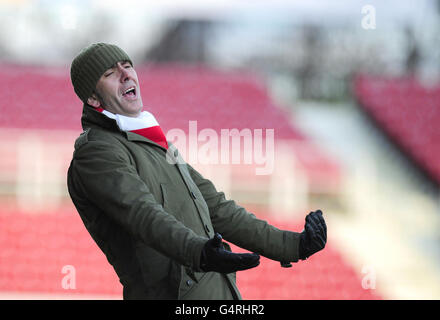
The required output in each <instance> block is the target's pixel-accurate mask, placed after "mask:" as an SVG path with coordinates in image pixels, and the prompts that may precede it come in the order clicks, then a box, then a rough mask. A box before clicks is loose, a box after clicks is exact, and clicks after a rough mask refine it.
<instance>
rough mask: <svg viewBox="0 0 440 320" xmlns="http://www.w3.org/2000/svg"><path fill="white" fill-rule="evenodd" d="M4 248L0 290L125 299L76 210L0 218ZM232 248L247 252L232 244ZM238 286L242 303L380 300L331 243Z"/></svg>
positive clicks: (268, 267)
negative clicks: (70, 273) (70, 274)
mask: <svg viewBox="0 0 440 320" xmlns="http://www.w3.org/2000/svg"><path fill="white" fill-rule="evenodd" d="M257 215H258V216H259V217H264V215H261V214H259V213H257ZM269 222H272V223H273V224H274V225H275V226H277V227H279V228H281V229H283V228H284V229H287V230H301V229H302V224H300V223H297V224H292V223H290V224H286V223H285V222H278V221H270V220H269ZM0 248H2V250H0V261H1V264H0V292H22V293H36V294H38V293H51V294H56V295H58V296H59V297H62V296H63V295H70V294H72V293H75V294H87V295H109V296H110V295H114V296H115V297H119V298H121V297H122V286H121V284H120V283H119V280H118V278H117V276H116V274H115V272H114V271H113V269H112V267H111V266H110V264H109V263H108V262H107V259H106V257H105V256H104V254H103V253H102V252H101V251H100V250H99V249H98V247H97V245H96V244H95V243H94V242H93V240H92V239H91V237H90V236H89V234H88V233H87V231H86V229H85V228H84V225H83V223H82V221H81V219H80V217H79V215H78V214H77V213H76V212H75V209H74V208H73V207H72V208H66V209H65V210H64V211H63V212H53V213H47V214H43V215H34V216H32V215H29V214H23V213H19V212H9V213H8V214H5V213H3V214H1V215H0ZM232 248H233V251H235V252H244V250H243V249H241V248H238V247H236V246H234V245H232ZM66 266H72V267H73V268H74V270H75V287H74V288H72V287H66V286H63V278H64V277H65V276H67V275H68V274H67V271H66V270H70V269H64V268H65V267H66ZM70 284H71V283H70ZM237 284H238V287H239V289H240V290H241V292H242V295H243V298H244V299H263V300H264V299H379V298H380V297H379V296H378V295H377V294H376V293H375V290H370V289H364V288H362V279H361V276H360V271H357V270H355V269H353V267H352V266H351V265H350V264H349V263H347V262H346V261H345V260H344V259H343V257H342V256H341V255H340V253H339V252H338V250H337V249H336V248H335V247H334V246H333V245H332V243H331V242H330V243H328V245H327V246H326V248H325V249H324V250H323V251H321V252H319V253H317V254H316V255H314V256H312V257H311V258H310V259H308V260H307V261H301V262H299V263H296V264H293V267H292V268H287V269H283V268H281V267H280V264H279V263H278V262H276V261H273V260H269V259H267V258H264V257H262V259H261V264H260V266H258V267H257V268H254V269H252V270H247V271H244V272H238V275H237ZM36 297H38V296H36Z"/></svg>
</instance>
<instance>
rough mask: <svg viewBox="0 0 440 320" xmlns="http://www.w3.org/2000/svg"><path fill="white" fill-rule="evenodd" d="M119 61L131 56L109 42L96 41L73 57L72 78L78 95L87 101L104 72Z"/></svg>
mask: <svg viewBox="0 0 440 320" xmlns="http://www.w3.org/2000/svg"><path fill="white" fill-rule="evenodd" d="M119 61H128V62H130V63H131V65H132V66H133V62H132V61H131V59H130V57H129V56H128V55H127V54H126V53H125V52H124V51H123V50H122V49H121V48H119V47H118V46H116V45H113V44H108V43H94V44H92V45H90V46H88V47H86V48H84V49H82V50H81V52H80V53H79V54H78V55H77V56H76V57H75V59H73V61H72V65H71V67H70V80H71V81H72V85H73V89H74V90H75V93H76V94H77V95H78V97H79V98H80V99H81V100H82V101H83V102H84V103H87V99H88V98H89V97H90V96H91V95H92V93H93V91H94V90H95V88H96V84H97V83H98V80H99V78H101V76H102V75H103V74H104V72H105V71H106V70H107V69H109V68H111V67H112V66H113V65H114V64H116V63H117V62H119Z"/></svg>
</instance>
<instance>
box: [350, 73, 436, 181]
mask: <svg viewBox="0 0 440 320" xmlns="http://www.w3.org/2000/svg"><path fill="white" fill-rule="evenodd" d="M354 93H355V95H356V98H357V100H358V101H359V103H360V105H361V106H362V107H363V108H364V109H365V110H366V112H368V113H369V114H370V115H371V116H372V118H374V119H375V121H376V122H377V123H378V124H379V126H380V127H381V128H382V129H383V130H384V131H385V132H386V133H387V134H388V135H389V136H390V137H391V139H392V140H393V141H394V142H395V143H396V144H397V145H398V146H399V147H400V148H402V150H403V151H404V152H405V153H406V154H407V155H408V156H409V157H411V158H412V159H413V160H414V161H415V162H416V163H417V164H418V165H419V166H420V167H421V168H422V169H424V170H425V172H427V173H428V174H429V175H430V177H431V178H432V179H433V180H434V181H436V182H437V184H440V163H439V162H438V160H437V159H438V158H439V157H440V143H439V142H440V126H439V124H440V85H438V84H437V85H433V86H430V87H427V86H424V85H422V84H421V83H420V82H418V81H417V80H416V79H414V78H382V77H373V76H366V75H359V76H357V77H356V78H355V81H354Z"/></svg>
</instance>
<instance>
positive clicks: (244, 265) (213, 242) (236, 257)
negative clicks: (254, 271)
mask: <svg viewBox="0 0 440 320" xmlns="http://www.w3.org/2000/svg"><path fill="white" fill-rule="evenodd" d="M259 264H260V256H259V255H258V254H256V253H232V252H230V251H227V250H225V249H224V248H223V245H222V236H221V235H220V234H219V233H216V234H215V235H214V238H212V239H209V240H208V241H207V242H206V244H205V246H204V247H203V250H202V256H201V258H200V268H201V269H202V270H203V271H205V272H208V271H215V272H220V273H231V272H236V271H240V270H246V269H250V268H254V267H256V266H258V265H259Z"/></svg>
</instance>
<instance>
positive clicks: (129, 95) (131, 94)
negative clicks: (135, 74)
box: [122, 87, 136, 98]
mask: <svg viewBox="0 0 440 320" xmlns="http://www.w3.org/2000/svg"><path fill="white" fill-rule="evenodd" d="M122 96H123V97H127V98H135V97H136V87H130V88H128V89H126V90H125V91H124V93H123V94H122Z"/></svg>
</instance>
